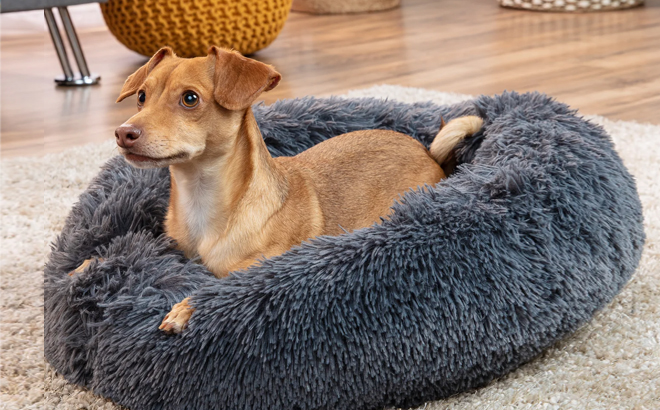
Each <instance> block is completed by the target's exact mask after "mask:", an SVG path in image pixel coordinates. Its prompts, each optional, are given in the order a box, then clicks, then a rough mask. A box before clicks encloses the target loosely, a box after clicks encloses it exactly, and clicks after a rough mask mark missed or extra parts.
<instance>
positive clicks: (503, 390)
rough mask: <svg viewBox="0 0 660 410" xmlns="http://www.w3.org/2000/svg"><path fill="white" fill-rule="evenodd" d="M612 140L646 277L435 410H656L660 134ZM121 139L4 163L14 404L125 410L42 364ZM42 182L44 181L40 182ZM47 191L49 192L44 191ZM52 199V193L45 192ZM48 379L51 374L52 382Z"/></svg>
mask: <svg viewBox="0 0 660 410" xmlns="http://www.w3.org/2000/svg"><path fill="white" fill-rule="evenodd" d="M349 96H350V97H362V96H374V97H390V98H396V99H398V100H402V101H405V102H413V101H422V100H433V101H434V102H436V103H438V104H451V103H455V102H458V101H460V100H462V99H465V98H468V97H466V96H457V95H449V94H440V93H434V92H428V91H423V90H413V89H402V88H399V87H376V88H372V89H369V90H363V91H357V92H353V93H350V94H349ZM591 120H592V121H594V122H597V123H600V124H601V125H603V126H604V127H605V128H606V130H607V131H608V133H610V135H611V136H612V137H613V139H614V141H615V143H616V145H617V148H618V150H619V152H620V154H621V156H622V157H623V159H624V162H625V163H626V166H628V168H629V169H630V171H631V172H632V173H633V174H634V175H635V177H636V178H637V183H638V189H639V193H640V197H641V199H642V203H643V205H644V208H645V229H646V234H647V245H646V248H645V253H644V256H643V259H642V262H641V265H640V269H639V270H638V272H637V273H636V275H635V277H634V278H633V279H632V281H631V282H630V283H629V284H628V286H627V287H626V288H625V289H624V291H623V292H622V294H621V295H619V296H618V297H617V298H616V299H615V301H614V302H613V303H612V304H610V305H609V306H608V307H607V308H606V309H605V310H603V311H602V312H600V313H599V314H598V315H597V316H596V317H595V319H594V320H593V321H592V322H591V323H590V324H589V325H587V326H585V327H584V328H583V329H582V330H580V331H579V332H578V333H577V334H575V335H574V336H572V337H570V338H568V339H566V340H564V341H563V342H561V343H559V344H557V345H556V346H555V347H554V348H553V349H551V350H550V351H548V352H547V353H545V354H544V355H543V356H541V357H540V358H538V359H536V360H535V361H533V362H531V363H529V364H528V365H526V366H524V367H522V368H520V369H519V370H518V371H516V372H513V373H512V374H510V375H509V376H507V377H504V378H503V379H500V380H499V381H497V382H494V383H492V384H490V385H489V386H488V387H486V388H484V389H480V390H477V391H476V392H473V393H467V394H462V395H459V396H455V397H453V398H450V399H448V400H444V401H441V402H435V403H429V404H428V405H427V406H426V408H474V407H478V408H526V407H530V406H534V407H537V406H538V407H546V408H622V407H625V408H649V409H651V408H656V407H658V403H657V402H654V400H657V399H656V398H657V397H658V396H659V395H660V391H659V390H660V389H658V386H659V382H658V380H657V379H658V377H657V376H658V375H659V374H660V357H659V353H658V352H659V351H660V347H659V345H660V340H659V339H660V324H659V323H658V302H659V301H660V290H659V286H658V284H659V283H660V277H659V275H660V273H659V270H660V266H659V264H658V260H659V255H658V242H659V241H660V232H659V231H660V221H659V220H658V205H657V204H658V203H659V201H658V200H657V199H658V196H659V195H658V194H657V191H658V190H657V186H654V184H657V183H655V181H654V180H653V179H654V174H655V172H654V168H653V167H654V166H655V167H656V168H657V164H658V163H660V152H659V151H660V127H658V126H650V125H641V124H635V123H625V122H610V121H607V120H605V119H602V118H597V117H592V118H591ZM112 144H113V143H108V144H104V145H102V146H88V147H82V148H76V149H73V150H71V151H67V152H65V153H62V154H58V155H53V156H49V157H47V158H45V159H43V158H39V159H34V158H32V159H30V158H25V159H16V160H10V161H5V162H4V163H3V165H2V195H3V198H2V208H1V210H2V239H3V243H2V250H1V252H2V254H1V258H2V261H1V263H2V269H3V278H2V284H1V285H0V287H1V290H2V303H3V307H5V309H4V315H3V316H2V319H0V320H2V325H3V326H2V340H1V343H2V352H3V357H2V368H1V369H0V371H1V372H2V382H1V383H0V400H1V402H2V406H4V407H6V408H67V409H68V408H72V409H79V408H115V407H116V406H115V405H113V404H112V403H110V402H108V401H107V400H105V399H102V398H99V397H96V396H94V395H92V394H91V393H89V392H86V391H84V390H82V389H79V388H77V387H75V386H72V385H69V384H67V383H66V382H65V381H63V379H61V378H60V377H58V376H57V375H55V374H54V373H53V372H52V371H51V370H50V369H49V368H47V367H46V366H45V365H44V364H43V357H42V354H43V338H42V337H43V316H42V305H43V303H42V301H43V299H42V290H41V284H42V280H43V279H42V272H41V269H42V266H43V263H44V261H45V258H46V254H47V252H48V244H49V243H50V241H52V240H53V239H54V237H55V236H56V235H57V234H58V233H59V231H60V230H61V228H62V225H63V222H64V217H65V216H66V214H67V212H68V210H69V209H70V207H71V205H72V204H73V203H74V202H75V200H76V198H77V196H78V194H79V193H80V192H82V190H83V189H84V188H85V187H86V186H87V184H88V182H89V180H90V179H91V178H92V177H93V176H94V175H95V174H96V173H97V172H98V167H99V166H100V165H101V164H102V163H103V162H104V161H105V160H107V158H109V157H110V156H112V155H114V154H115V153H116V151H115V150H114V148H113V146H112ZM37 181H39V182H37ZM41 184H43V190H40V189H39V188H42V187H41V186H40V185H41ZM654 188H656V189H654ZM42 192H44V193H45V195H44V197H41V193H42ZM44 375H45V378H44Z"/></svg>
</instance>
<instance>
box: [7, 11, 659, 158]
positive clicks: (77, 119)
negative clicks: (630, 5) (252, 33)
mask: <svg viewBox="0 0 660 410" xmlns="http://www.w3.org/2000/svg"><path fill="white" fill-rule="evenodd" d="M646 3H647V4H646V6H645V7H642V8H637V9H633V10H627V11H619V12H606V13H593V14H586V15H575V14H554V13H536V12H526V11H514V10H507V9H502V8H499V7H498V6H497V2H496V1H495V0H471V1H465V0H442V1H438V0H403V1H402V7H401V8H399V9H395V10H391V11H386V12H381V13H371V14H360V15H348V16H346V15H344V16H312V15H306V14H299V13H292V14H291V15H290V18H289V21H288V22H287V24H286V26H285V27H284V30H283V31H282V33H281V34H280V36H279V37H278V38H277V40H275V42H274V43H273V44H272V45H271V46H270V47H268V48H266V49H265V50H262V51H260V52H258V53H257V54H256V55H255V58H257V59H260V60H262V61H265V62H267V63H270V64H273V65H274V66H275V67H276V68H277V69H278V70H279V71H280V72H281V73H282V75H283V80H282V82H281V83H280V85H279V86H278V87H277V88H276V89H275V90H273V91H272V92H270V93H267V94H265V95H264V97H265V100H266V102H272V101H275V100H276V99H280V98H291V97H300V96H304V95H311V94H313V95H328V94H337V93H343V92H345V91H347V90H349V89H354V88H363V87H369V86H372V85H375V84H383V83H387V84H398V85H404V86H414V87H424V88H429V89H433V90H438V91H453V92H458V93H467V94H494V93H499V92H502V91H503V90H518V91H528V90H540V91H543V92H545V93H548V94H551V95H553V96H555V97H556V98H558V99H559V100H561V101H564V102H567V103H569V104H570V105H572V106H573V107H575V108H579V109H580V110H581V112H583V113H585V114H601V115H605V116H607V117H610V118H614V119H623V120H637V121H643V122H650V123H654V124H660V116H659V114H660V0H647V2H646ZM80 7H88V8H86V9H84V10H85V13H87V14H88V17H89V18H87V17H82V18H80V17H78V18H77V17H76V16H80V14H76V13H75V11H76V8H75V7H74V8H71V11H72V14H73V16H74V23H76V24H77V25H78V29H79V35H80V38H81V41H82V44H83V47H84V49H85V52H86V55H87V60H88V63H89V65H90V67H91V69H92V71H95V72H98V73H100V74H101V75H102V84H101V85H99V86H94V87H86V88H58V87H56V86H55V85H54V83H53V80H52V79H53V77H54V76H55V75H59V74H60V67H59V64H58V61H57V59H56V56H55V53H54V51H53V47H52V44H51V42H50V38H49V37H48V36H47V34H46V32H45V29H44V26H43V23H42V22H41V21H40V20H39V19H41V16H40V15H37V20H35V19H34V18H33V19H32V20H30V21H28V22H26V21H23V22H22V21H21V17H20V16H19V14H15V15H3V16H2V37H1V47H2V48H1V53H2V54H1V55H2V61H1V73H0V79H1V84H0V90H1V91H0V93H1V107H2V118H1V124H0V126H1V131H2V136H1V140H0V148H1V150H2V155H3V156H4V157H5V158H6V157H9V156H15V155H39V154H43V153H46V152H56V151H60V150H62V149H66V148H68V147H71V146H73V145H78V144H85V143H88V142H94V141H103V140H107V139H111V138H114V137H113V132H114V129H115V128H116V127H117V126H118V125H120V124H121V123H122V122H123V121H124V120H125V119H127V118H128V117H130V116H131V115H132V114H133V113H134V112H135V100H134V98H131V99H127V100H125V101H124V102H122V103H120V104H115V103H114V101H115V98H116V97H117V94H118V92H119V89H120V88H121V84H122V83H123V82H124V80H125V78H126V77H127V76H128V75H129V74H130V73H132V72H133V71H134V70H135V69H136V68H138V67H139V66H140V65H141V64H143V63H144V62H145V61H146V60H145V58H144V57H141V56H139V55H137V54H135V53H133V52H131V51H129V50H127V49H125V48H124V47H123V46H122V45H121V44H119V43H118V42H117V41H116V40H115V39H114V37H112V35H111V34H110V33H109V32H108V30H107V29H106V27H105V26H104V25H103V22H102V20H101V19H100V17H99V13H98V12H97V10H96V9H94V8H92V9H90V8H89V6H80ZM83 14H84V13H83ZM26 16H28V14H26ZM32 16H34V14H33V15H32Z"/></svg>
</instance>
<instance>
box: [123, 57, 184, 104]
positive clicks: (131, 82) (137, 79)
mask: <svg viewBox="0 0 660 410" xmlns="http://www.w3.org/2000/svg"><path fill="white" fill-rule="evenodd" d="M172 56H174V51H172V49H171V48H169V47H163V48H161V49H160V50H158V51H156V54H154V56H153V57H151V59H150V60H149V61H148V62H147V64H145V65H143V66H142V67H140V68H138V70H137V71H136V72H134V73H133V74H131V75H129V76H128V78H127V79H126V82H125V83H124V86H123V87H122V89H121V92H120V93H119V98H117V101H116V102H120V101H122V100H123V99H124V98H126V97H129V96H131V95H133V94H135V93H136V92H137V90H138V89H139V88H140V86H141V85H142V83H144V80H146V79H147V76H148V75H149V73H150V72H151V70H153V69H154V67H156V66H157V65H158V63H160V62H161V61H163V60H164V59H165V58H167V57H172Z"/></svg>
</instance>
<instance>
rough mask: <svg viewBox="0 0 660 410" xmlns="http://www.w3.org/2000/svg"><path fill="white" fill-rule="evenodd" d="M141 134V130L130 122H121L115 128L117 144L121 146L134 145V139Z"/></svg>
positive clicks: (128, 146)
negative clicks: (121, 123)
mask: <svg viewBox="0 0 660 410" xmlns="http://www.w3.org/2000/svg"><path fill="white" fill-rule="evenodd" d="M140 135H142V130H141V129H139V128H138V127H135V126H133V125H130V124H123V125H121V126H119V128H117V129H116V130H115V138H116V139H117V145H119V146H120V147H122V148H130V147H132V146H133V145H135V141H137V139H138V138H140Z"/></svg>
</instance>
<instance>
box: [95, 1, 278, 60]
mask: <svg viewBox="0 0 660 410" xmlns="http://www.w3.org/2000/svg"><path fill="white" fill-rule="evenodd" d="M290 8H291V0H200V1H193V0H110V1H109V2H108V3H105V4H103V3H102V4H101V10H102V11H103V17H104V18H105V22H106V24H107V25H108V28H109V29H110V32H112V34H114V36H115V37H116V38H117V40H119V41H120V42H121V43H122V44H124V45H125V46H126V47H128V48H129V49H131V50H133V51H136V52H138V53H140V54H143V55H145V56H152V55H153V54H154V53H155V52H156V51H157V50H158V49H159V48H161V47H163V46H170V47H172V48H173V49H174V51H175V52H176V54H177V55H179V56H180V57H197V56H204V55H206V52H207V50H208V48H209V47H210V46H212V45H217V46H220V47H225V48H233V49H235V50H237V51H239V52H240V53H242V54H251V53H254V52H255V51H257V50H261V49H262V48H265V47H267V46H268V45H269V44H270V43H272V42H273V40H275V38H276V37H277V35H278V34H279V33H280V31H281V30H282V27H284V23H285V22H286V19H287V17H288V15H289V9H290Z"/></svg>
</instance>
